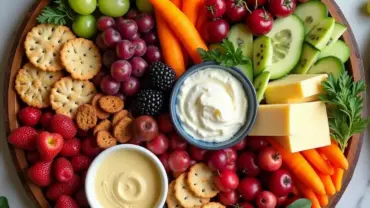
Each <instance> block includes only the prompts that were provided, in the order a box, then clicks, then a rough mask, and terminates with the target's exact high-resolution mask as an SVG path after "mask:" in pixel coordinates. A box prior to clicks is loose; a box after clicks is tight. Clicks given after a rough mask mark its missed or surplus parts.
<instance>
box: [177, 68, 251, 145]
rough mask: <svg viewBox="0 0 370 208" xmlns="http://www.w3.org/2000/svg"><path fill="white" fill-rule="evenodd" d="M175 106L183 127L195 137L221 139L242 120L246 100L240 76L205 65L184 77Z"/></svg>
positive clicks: (209, 139)
mask: <svg viewBox="0 0 370 208" xmlns="http://www.w3.org/2000/svg"><path fill="white" fill-rule="evenodd" d="M176 108H177V115H178V117H179V119H180V121H181V123H182V126H183V128H184V130H185V131H186V132H187V133H188V134H190V135H191V136H192V137H194V139H198V140H201V141H205V142H223V141H226V140H229V139H231V138H232V136H233V135H234V134H236V133H237V132H238V131H239V129H240V128H241V127H242V125H244V124H245V122H246V117H247V108H248V103H247V99H246V93H245V91H244V88H243V86H242V84H241V83H240V81H239V80H237V79H236V78H235V77H234V76H233V75H231V74H230V73H229V72H227V71H225V70H222V69H216V68H207V69H204V70H201V71H199V72H196V73H194V74H193V75H191V76H189V77H188V78H187V79H186V80H185V81H184V83H183V84H182V86H181V88H180V91H179V94H178V98H177V106H176Z"/></svg>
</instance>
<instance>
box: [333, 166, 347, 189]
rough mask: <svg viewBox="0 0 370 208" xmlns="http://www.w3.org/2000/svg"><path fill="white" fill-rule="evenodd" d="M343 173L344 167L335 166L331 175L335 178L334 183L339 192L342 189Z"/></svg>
mask: <svg viewBox="0 0 370 208" xmlns="http://www.w3.org/2000/svg"><path fill="white" fill-rule="evenodd" d="M343 175H344V170H343V169H341V168H335V169H334V174H333V175H332V176H331V179H332V180H333V183H334V186H335V189H336V190H337V192H339V191H340V189H342V182H343Z"/></svg>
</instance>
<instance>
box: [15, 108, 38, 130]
mask: <svg viewBox="0 0 370 208" xmlns="http://www.w3.org/2000/svg"><path fill="white" fill-rule="evenodd" d="M41 114H42V112H41V110H40V109H38V108H35V107H25V108H22V109H21V110H20V111H19V112H18V118H19V120H20V122H21V123H22V124H23V125H25V126H36V125H37V124H38V123H39V121H40V117H41Z"/></svg>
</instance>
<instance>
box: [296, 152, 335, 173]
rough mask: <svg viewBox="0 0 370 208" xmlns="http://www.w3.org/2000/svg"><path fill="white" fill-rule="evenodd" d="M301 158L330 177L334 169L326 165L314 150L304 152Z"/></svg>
mask: <svg viewBox="0 0 370 208" xmlns="http://www.w3.org/2000/svg"><path fill="white" fill-rule="evenodd" d="M301 153H302V155H303V157H305V158H306V160H308V162H310V164H311V165H312V166H313V167H314V168H316V170H318V171H319V172H321V173H323V174H328V175H332V174H333V173H334V168H333V167H332V166H331V165H330V164H329V163H327V162H326V161H325V160H324V159H323V158H322V157H321V156H320V154H319V153H318V152H317V151H316V150H315V149H310V150H305V151H302V152H301Z"/></svg>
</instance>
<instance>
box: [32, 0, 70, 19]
mask: <svg viewBox="0 0 370 208" xmlns="http://www.w3.org/2000/svg"><path fill="white" fill-rule="evenodd" d="M75 16H76V13H75V12H74V11H73V10H72V9H71V7H70V6H69V4H68V0H54V2H53V4H52V6H47V7H45V8H44V10H42V12H41V14H40V15H39V16H38V17H37V21H38V22H39V23H50V24H56V25H66V24H67V23H69V22H71V21H73V20H74V19H75Z"/></svg>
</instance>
